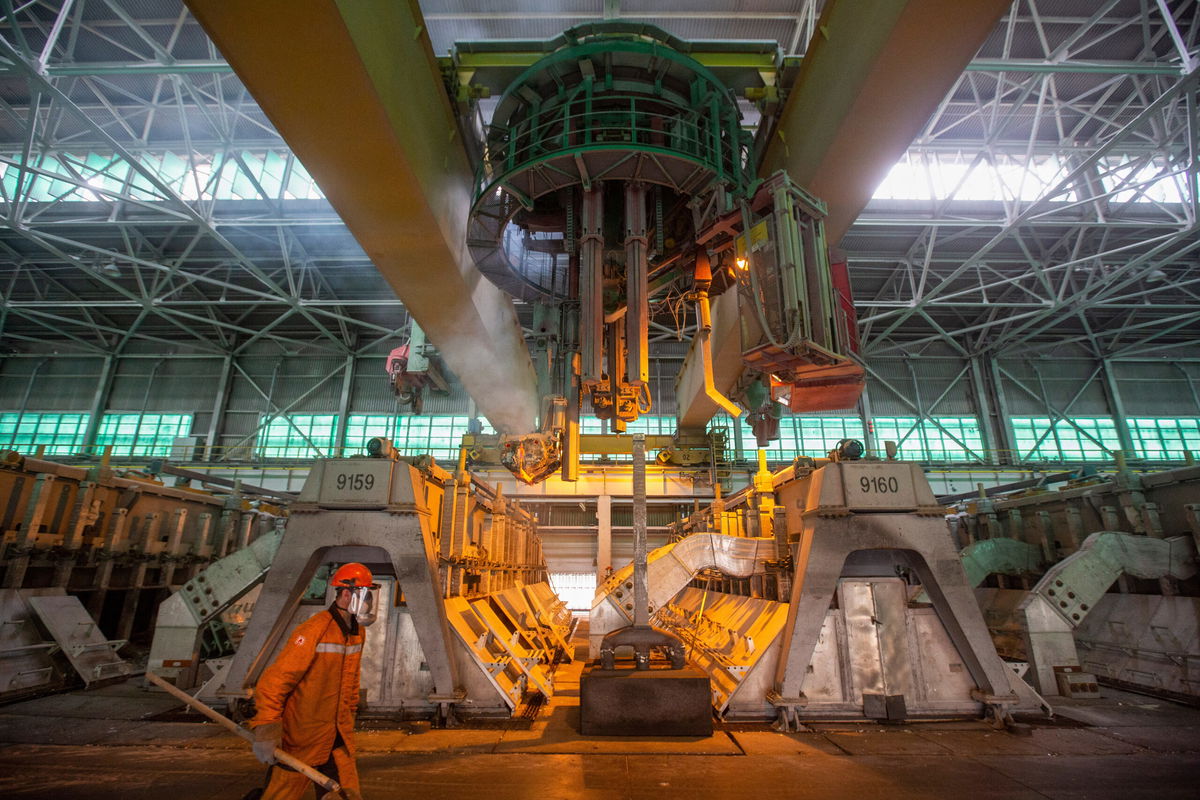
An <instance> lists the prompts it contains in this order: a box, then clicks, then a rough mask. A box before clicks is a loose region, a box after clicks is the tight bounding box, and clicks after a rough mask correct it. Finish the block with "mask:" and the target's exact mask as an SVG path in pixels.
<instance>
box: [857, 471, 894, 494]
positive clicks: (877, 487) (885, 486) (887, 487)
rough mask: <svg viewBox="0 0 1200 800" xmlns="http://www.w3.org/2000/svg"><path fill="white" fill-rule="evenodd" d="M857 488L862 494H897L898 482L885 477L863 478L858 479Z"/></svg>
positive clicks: (892, 478)
mask: <svg viewBox="0 0 1200 800" xmlns="http://www.w3.org/2000/svg"><path fill="white" fill-rule="evenodd" d="M858 486H859V488H860V489H862V491H863V494H897V493H898V492H899V491H900V481H899V480H897V479H896V478H894V477H888V476H886V475H880V476H878V477H875V478H868V477H866V476H863V477H861V478H859V479H858Z"/></svg>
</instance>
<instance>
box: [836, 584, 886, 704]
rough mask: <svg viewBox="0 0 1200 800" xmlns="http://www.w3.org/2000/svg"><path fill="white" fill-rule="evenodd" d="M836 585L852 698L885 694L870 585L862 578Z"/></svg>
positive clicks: (860, 698)
mask: <svg viewBox="0 0 1200 800" xmlns="http://www.w3.org/2000/svg"><path fill="white" fill-rule="evenodd" d="M838 588H839V593H840V598H839V600H840V603H841V607H842V613H843V615H844V616H845V619H846V643H847V652H848V654H849V656H850V674H851V680H852V682H853V689H852V692H853V694H852V700H853V702H855V703H858V702H860V701H861V700H862V697H863V695H865V694H877V695H882V694H884V693H885V687H884V683H883V665H882V663H881V657H880V652H879V630H878V622H877V621H876V619H875V598H874V596H873V594H872V592H871V584H870V583H868V582H865V581H842V582H841V584H840V586H839V587H838Z"/></svg>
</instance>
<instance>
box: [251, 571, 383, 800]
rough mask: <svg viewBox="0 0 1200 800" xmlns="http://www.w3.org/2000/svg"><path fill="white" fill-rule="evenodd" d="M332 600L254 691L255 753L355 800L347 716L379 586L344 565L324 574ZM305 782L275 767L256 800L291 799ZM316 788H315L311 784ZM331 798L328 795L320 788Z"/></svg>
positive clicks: (353, 706)
mask: <svg viewBox="0 0 1200 800" xmlns="http://www.w3.org/2000/svg"><path fill="white" fill-rule="evenodd" d="M330 584H331V585H332V586H333V587H334V588H335V590H336V595H335V598H334V601H333V605H331V606H330V607H329V609H328V610H326V611H323V612H321V613H319V614H317V615H315V616H313V617H311V618H310V619H308V620H306V621H305V622H303V623H301V624H300V625H299V626H297V627H296V629H295V630H294V631H292V633H291V638H290V639H289V640H288V642H287V644H285V645H284V647H283V650H282V651H281V652H280V653H279V656H278V657H277V658H276V659H275V661H274V662H273V663H272V664H271V666H269V667H267V668H266V670H264V671H263V674H262V678H260V679H259V681H258V686H257V687H256V688H255V690H254V702H255V707H256V709H257V713H256V714H255V717H254V719H253V720H251V721H250V727H251V728H253V730H254V738H255V743H254V755H255V756H256V757H257V758H258V760H259V761H262V762H263V763H264V764H274V763H275V756H274V750H275V748H277V747H278V748H281V749H282V750H283V751H284V752H286V753H289V754H290V755H293V756H295V757H296V758H298V759H300V760H301V761H303V762H304V763H306V764H309V765H311V766H313V767H315V768H316V769H317V770H319V771H320V772H323V773H325V774H326V775H328V776H329V777H331V778H333V779H334V780H336V781H337V782H338V783H340V784H341V785H342V788H343V790H344V791H345V793H346V796H347V797H348V798H350V800H362V795H361V794H360V793H359V785H358V768H357V767H356V766H355V763H354V716H355V714H356V713H357V711H358V673H359V662H360V661H361V660H362V649H363V631H362V626H363V625H368V624H370V623H371V622H372V621H373V620H374V616H375V612H376V609H377V608H378V604H377V599H378V598H377V597H376V594H377V593H378V588H379V587H378V586H376V585H375V584H374V582H373V578H372V576H371V572H370V570H368V569H367V568H366V567H364V566H363V565H362V564H358V563H351V564H344V565H343V566H341V567H340V568H338V570H337V571H336V572H334V573H333V577H332V578H331V579H330ZM309 783H310V781H309V780H308V778H306V777H304V776H303V775H301V774H300V773H298V772H293V771H291V770H289V769H287V768H285V767H282V766H276V767H274V768H273V769H271V771H270V782H269V783H268V784H267V788H266V791H265V792H264V793H263V794H262V800H298V799H299V798H301V797H303V796H304V793H305V791H306V790H307V789H308V785H309ZM318 791H321V790H320V789H319V788H318ZM325 796H326V797H332V795H325Z"/></svg>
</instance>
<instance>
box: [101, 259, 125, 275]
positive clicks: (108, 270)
mask: <svg viewBox="0 0 1200 800" xmlns="http://www.w3.org/2000/svg"><path fill="white" fill-rule="evenodd" d="M100 274H101V275H107V276H108V277H110V278H119V277H121V268H120V267H118V266H117V262H116V261H113V260H112V259H109V260H108V261H106V262H104V263H103V264H101V265H100Z"/></svg>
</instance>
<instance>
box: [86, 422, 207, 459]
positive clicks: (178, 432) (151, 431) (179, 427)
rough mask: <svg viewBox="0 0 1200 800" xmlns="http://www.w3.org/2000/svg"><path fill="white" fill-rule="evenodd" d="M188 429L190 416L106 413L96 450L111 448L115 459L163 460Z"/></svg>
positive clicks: (188, 431) (190, 427)
mask: <svg viewBox="0 0 1200 800" xmlns="http://www.w3.org/2000/svg"><path fill="white" fill-rule="evenodd" d="M191 430H192V415H191V414H105V415H104V417H103V418H102V419H101V420H100V430H99V431H98V432H97V434H96V449H97V450H100V449H102V448H104V447H105V446H108V445H112V452H113V455H116V456H131V457H138V458H153V457H158V456H163V457H165V456H169V455H171V445H172V444H173V443H174V440H175V439H176V438H178V437H180V436H187V435H188V434H189V433H190V432H191Z"/></svg>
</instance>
